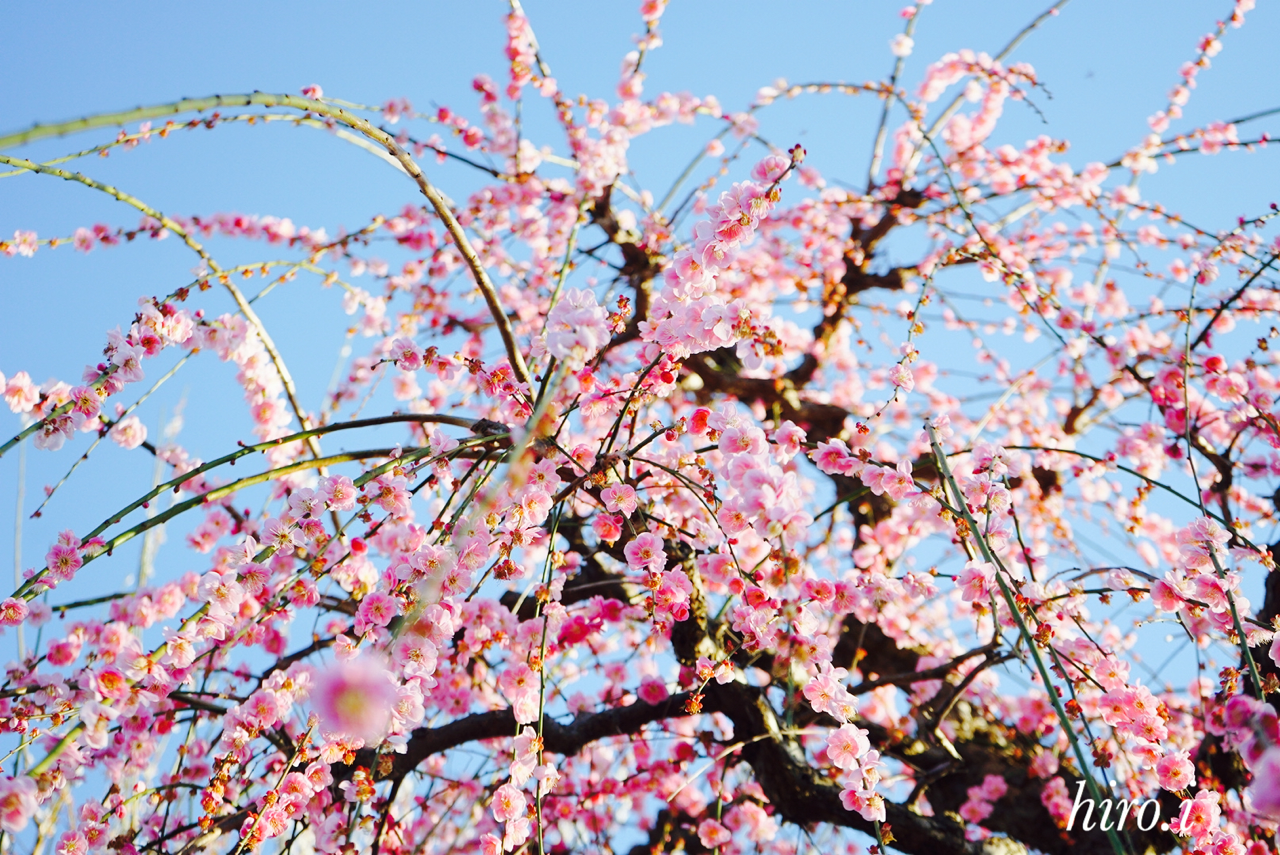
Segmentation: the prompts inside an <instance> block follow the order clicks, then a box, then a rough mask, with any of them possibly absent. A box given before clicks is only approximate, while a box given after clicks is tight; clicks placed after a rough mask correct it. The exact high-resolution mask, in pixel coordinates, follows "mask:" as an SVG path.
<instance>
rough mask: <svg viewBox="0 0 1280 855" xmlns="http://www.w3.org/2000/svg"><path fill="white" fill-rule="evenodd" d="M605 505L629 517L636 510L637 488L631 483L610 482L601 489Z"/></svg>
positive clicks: (601, 496)
mask: <svg viewBox="0 0 1280 855" xmlns="http://www.w3.org/2000/svg"><path fill="white" fill-rule="evenodd" d="M600 498H601V499H602V500H603V501H604V506H605V507H606V508H608V509H609V510H610V511H613V512H615V513H621V514H622V515H623V516H626V517H629V516H631V515H632V514H633V513H635V512H636V488H635V487H632V486H631V485H629V484H610V485H609V486H608V487H605V488H604V489H603V490H601V491H600Z"/></svg>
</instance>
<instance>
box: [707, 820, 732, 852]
mask: <svg viewBox="0 0 1280 855" xmlns="http://www.w3.org/2000/svg"><path fill="white" fill-rule="evenodd" d="M698 840H699V841H701V842H702V845H703V846H705V847H707V848H708V849H715V848H716V847H717V846H724V845H725V844H727V843H729V842H730V841H731V840H733V835H732V834H731V833H730V832H729V829H727V828H725V827H724V826H723V825H721V824H720V823H718V822H716V821H715V820H714V819H704V820H703V821H702V822H700V823H699V824H698Z"/></svg>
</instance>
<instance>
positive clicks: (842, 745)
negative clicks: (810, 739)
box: [827, 724, 871, 769]
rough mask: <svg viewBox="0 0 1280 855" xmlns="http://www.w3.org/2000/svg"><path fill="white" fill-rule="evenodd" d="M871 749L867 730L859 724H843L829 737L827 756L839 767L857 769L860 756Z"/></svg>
mask: <svg viewBox="0 0 1280 855" xmlns="http://www.w3.org/2000/svg"><path fill="white" fill-rule="evenodd" d="M870 750H871V742H870V741H869V740H868V739H867V732H866V731H865V730H863V729H862V728H860V727H858V726H857V725H853V724H846V725H842V726H841V727H840V728H839V729H838V730H833V731H832V732H831V735H830V736H829V737H827V757H829V758H831V764H832V765H833V766H835V767H836V768H838V769H855V768H857V766H858V758H860V757H862V756H863V755H864V754H866V753H867V752H868V751H870Z"/></svg>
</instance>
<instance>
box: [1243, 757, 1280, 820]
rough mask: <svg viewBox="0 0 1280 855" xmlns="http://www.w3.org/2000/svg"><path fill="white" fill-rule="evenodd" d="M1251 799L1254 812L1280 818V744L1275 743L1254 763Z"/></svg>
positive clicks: (1267, 816)
mask: <svg viewBox="0 0 1280 855" xmlns="http://www.w3.org/2000/svg"><path fill="white" fill-rule="evenodd" d="M1252 772H1253V783H1252V784H1250V785H1249V801H1250V804H1251V805H1252V806H1253V812H1254V813H1256V814H1259V815H1261V816H1265V817H1266V818H1267V819H1270V820H1280V745H1273V746H1271V747H1270V748H1268V749H1267V750H1266V751H1264V752H1263V753H1262V756H1261V757H1259V758H1258V760H1257V761H1256V762H1255V763H1254V764H1253V769H1252Z"/></svg>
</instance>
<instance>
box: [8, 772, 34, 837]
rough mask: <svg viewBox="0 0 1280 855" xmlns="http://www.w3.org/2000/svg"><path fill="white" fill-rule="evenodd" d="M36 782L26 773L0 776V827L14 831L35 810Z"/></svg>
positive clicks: (24, 824) (25, 825) (24, 826)
mask: <svg viewBox="0 0 1280 855" xmlns="http://www.w3.org/2000/svg"><path fill="white" fill-rule="evenodd" d="M36 793H37V790H36V782H35V781H33V780H32V779H31V778H28V777H27V776H26V775H20V776H18V777H17V778H9V777H5V778H0V828H3V829H4V830H5V831H8V832H11V833H16V832H19V831H22V829H24V828H26V827H27V820H29V819H31V816H32V814H34V813H35V812H36V804H37V802H36Z"/></svg>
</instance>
